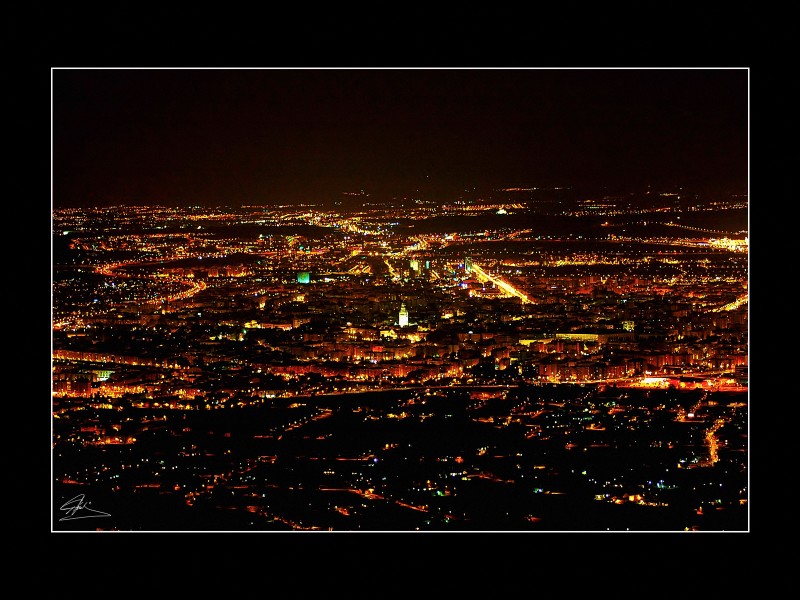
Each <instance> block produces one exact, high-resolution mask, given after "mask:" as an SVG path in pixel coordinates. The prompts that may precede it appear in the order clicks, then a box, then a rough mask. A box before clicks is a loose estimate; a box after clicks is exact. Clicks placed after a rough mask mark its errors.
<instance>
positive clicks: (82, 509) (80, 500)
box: [59, 494, 111, 521]
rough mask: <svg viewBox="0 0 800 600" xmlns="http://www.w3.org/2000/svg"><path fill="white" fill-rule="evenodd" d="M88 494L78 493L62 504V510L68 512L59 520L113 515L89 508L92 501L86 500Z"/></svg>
mask: <svg viewBox="0 0 800 600" xmlns="http://www.w3.org/2000/svg"><path fill="white" fill-rule="evenodd" d="M85 498H86V494H78V495H77V496H75V497H74V498H71V499H69V500H67V501H66V502H64V504H62V505H61V508H60V510H63V511H64V512H65V513H66V514H65V515H64V516H63V517H61V518H60V519H59V521H71V520H74V519H88V518H90V517H110V516H111V515H110V514H108V513H107V512H103V511H102V510H95V509H93V508H89V504H91V503H90V502H86V501H85Z"/></svg>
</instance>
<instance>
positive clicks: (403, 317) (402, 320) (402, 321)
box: [397, 302, 408, 327]
mask: <svg viewBox="0 0 800 600" xmlns="http://www.w3.org/2000/svg"><path fill="white" fill-rule="evenodd" d="M397 324H398V325H400V327H407V326H408V309H407V308H406V305H405V302H403V303H401V304H400V315H399V316H398V319H397Z"/></svg>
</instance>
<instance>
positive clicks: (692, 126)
mask: <svg viewBox="0 0 800 600" xmlns="http://www.w3.org/2000/svg"><path fill="white" fill-rule="evenodd" d="M52 81H53V85H52V119H53V128H52V142H53V143H52V161H53V163H52V164H53V171H52V172H53V198H52V202H53V206H54V207H56V208H60V207H71V206H103V205H114V204H136V205H140V204H164V205H176V206H177V205H196V204H198V205H208V206H216V205H240V204H266V203H300V202H306V203H318V202H329V201H331V200H337V199H339V200H343V201H345V202H346V201H347V200H352V199H353V198H354V197H353V196H348V195H343V193H347V192H349V193H353V192H360V191H361V190H363V191H364V192H366V193H369V194H370V196H371V198H373V199H375V200H384V199H391V198H392V197H406V196H423V197H426V198H431V199H437V200H443V201H444V200H452V199H456V198H457V197H459V195H461V194H462V193H463V191H464V190H465V189H471V188H473V187H475V188H477V189H492V188H495V187H510V186H519V187H547V186H573V185H578V186H584V185H585V186H611V187H618V188H623V189H634V188H637V187H640V186H642V185H646V184H652V185H656V186H674V185H686V186H691V187H695V188H698V189H700V190H703V191H709V192H714V191H719V192H723V193H746V191H747V177H748V71H747V70H746V69H710V68H709V69H505V68H497V69H390V68H386V69H383V68H378V69H272V68H269V69H53V71H52ZM361 201H363V198H359V200H358V202H359V203H360V202H361Z"/></svg>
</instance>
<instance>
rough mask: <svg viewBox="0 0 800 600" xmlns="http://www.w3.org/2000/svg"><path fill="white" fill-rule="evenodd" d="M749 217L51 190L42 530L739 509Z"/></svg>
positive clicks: (679, 200)
mask: <svg viewBox="0 0 800 600" xmlns="http://www.w3.org/2000/svg"><path fill="white" fill-rule="evenodd" d="M467 192H469V193H467ZM747 225H748V210H747V198H746V196H731V195H726V196H723V197H719V198H706V197H704V196H700V195H698V194H696V193H693V192H692V191H691V190H684V189H682V188H680V187H675V188H671V189H655V188H653V189H650V188H647V189H645V190H637V191H635V192H626V193H605V192H604V193H599V194H589V193H585V192H584V191H581V190H576V189H573V188H569V187H565V188H546V189H538V188H519V187H508V188H498V189H493V190H491V191H489V192H486V193H478V192H475V191H474V190H465V194H464V196H463V197H461V198H458V199H456V200H453V201H451V202H447V203H441V202H433V201H430V200H424V199H421V198H414V197H403V198H396V199H395V200H394V201H392V202H385V201H384V202H377V201H374V200H371V197H370V196H369V194H367V193H365V192H363V191H361V190H358V191H353V192H347V193H345V194H342V199H341V201H337V202H332V203H330V204H329V205H322V204H313V203H309V204H307V205H291V206H289V205H287V206H278V205H275V206H262V205H250V206H241V207H235V208H234V207H223V206H220V207H216V208H207V207H181V208H175V207H167V206H160V207H143V206H116V207H112V208H94V209H92V208H82V209H54V210H53V216H52V229H53V231H52V235H53V238H52V240H53V241H52V255H53V269H52V420H51V423H52V453H51V457H52V486H53V513H54V514H53V529H54V530H56V531H74V530H91V531H94V530H121V531H130V530H134V531H136V530H139V531H195V530H197V531H207V530H219V531H240V530H263V531H297V530H299V531H457V530H460V531H721V530H725V531H746V530H748V524H749V520H748V514H749V512H748V506H747V502H748V480H749V477H748V470H747V467H748V392H747V390H748V238H747V235H748V234H747Z"/></svg>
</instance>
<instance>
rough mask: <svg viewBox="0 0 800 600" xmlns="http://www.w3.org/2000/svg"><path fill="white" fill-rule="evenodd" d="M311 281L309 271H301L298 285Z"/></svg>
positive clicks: (298, 275)
mask: <svg viewBox="0 0 800 600" xmlns="http://www.w3.org/2000/svg"><path fill="white" fill-rule="evenodd" d="M309 281H311V274H310V273H309V272H308V271H300V272H299V273H298V274H297V283H308V282H309Z"/></svg>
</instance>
